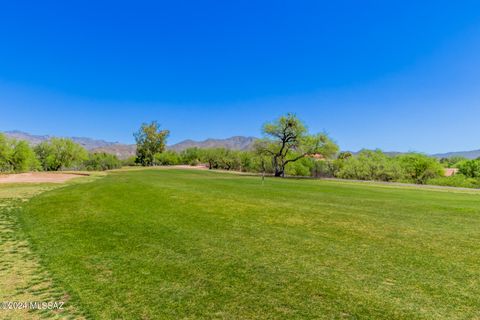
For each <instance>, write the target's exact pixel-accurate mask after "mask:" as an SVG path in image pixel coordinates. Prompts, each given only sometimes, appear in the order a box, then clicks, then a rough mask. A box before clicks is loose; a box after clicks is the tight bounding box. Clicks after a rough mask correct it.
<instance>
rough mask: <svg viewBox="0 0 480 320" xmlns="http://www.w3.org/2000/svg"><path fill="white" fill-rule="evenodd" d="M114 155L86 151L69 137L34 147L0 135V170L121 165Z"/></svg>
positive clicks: (70, 168)
mask: <svg viewBox="0 0 480 320" xmlns="http://www.w3.org/2000/svg"><path fill="white" fill-rule="evenodd" d="M121 166H122V162H121V161H120V160H119V159H118V157H117V156H115V155H112V154H107V153H104V152H88V151H87V150H86V149H85V148H83V147H82V146H81V145H79V144H77V143H75V142H73V141H72V140H70V139H63V138H51V139H50V140H48V141H44V142H42V143H40V144H38V145H36V146H35V147H32V146H30V144H28V143H27V142H26V141H19V140H15V139H9V138H7V137H6V136H5V135H4V134H0V172H27V171H59V170H92V171H93V170H95V171H101V170H109V169H115V168H120V167H121Z"/></svg>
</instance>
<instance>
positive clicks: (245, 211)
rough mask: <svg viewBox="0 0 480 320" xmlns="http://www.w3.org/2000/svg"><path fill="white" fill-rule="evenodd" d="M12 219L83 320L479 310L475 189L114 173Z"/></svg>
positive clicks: (439, 314) (462, 314)
mask: <svg viewBox="0 0 480 320" xmlns="http://www.w3.org/2000/svg"><path fill="white" fill-rule="evenodd" d="M21 223H22V226H23V228H25V230H26V231H27V233H28V235H29V237H30V240H31V242H32V244H33V247H34V250H35V252H36V253H37V254H39V255H40V257H41V259H42V263H43V264H44V265H45V266H46V267H47V268H48V270H49V271H50V273H51V274H52V275H54V277H55V280H56V281H58V283H60V284H61V285H63V286H64V288H65V289H66V290H67V292H69V294H70V295H71V298H72V301H74V302H75V304H76V305H78V307H79V308H80V309H82V311H83V312H84V313H85V314H86V315H87V316H90V317H91V318H94V319H163V318H171V319H183V318H185V319H196V318H197V319H198V318H203V319H205V318H219V319H221V318H224V319H280V318H284V319H295V318H296V319H311V318H320V319H322V318H324V319H343V318H346V319H357V318H362V319H372V318H378V319H416V318H419V319H480V194H478V193H477V194H475V193H474V192H472V193H470V194H469V193H461V192H458V193H452V192H446V191H428V190H421V189H413V188H410V189H408V188H400V187H385V186H375V185H362V184H354V183H343V182H333V181H315V180H290V179H267V180H266V181H265V184H264V185H262V182H261V179H260V178H258V177H248V176H240V175H233V174H223V173H215V172H206V171H195V170H174V169H158V170H136V171H120V172H114V173H111V174H109V175H108V176H107V177H105V178H102V179H98V180H95V181H93V182H91V183H86V184H78V185H72V186H67V187H64V188H60V189H56V190H53V191H49V192H47V193H44V194H42V195H40V196H38V197H36V198H34V199H33V200H31V202H29V203H28V204H27V205H26V207H25V209H24V210H23V211H22V213H21Z"/></svg>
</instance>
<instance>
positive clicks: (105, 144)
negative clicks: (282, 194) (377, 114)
mask: <svg viewBox="0 0 480 320" xmlns="http://www.w3.org/2000/svg"><path fill="white" fill-rule="evenodd" d="M3 133H4V134H5V135H6V136H7V137H9V138H14V139H17V140H25V141H27V142H29V143H30V144H31V145H33V146H35V145H37V144H39V143H41V142H43V141H46V140H48V139H50V138H52V136H49V135H33V134H29V133H26V132H22V131H5V132H3ZM69 138H70V139H72V140H73V141H74V142H76V143H78V144H80V145H82V146H83V147H84V148H85V149H87V150H89V151H94V152H106V153H111V154H115V155H117V156H118V157H119V158H121V159H125V158H128V157H130V156H133V155H135V150H136V147H135V145H134V144H123V143H118V142H109V141H105V140H99V139H92V138H85V137H69ZM256 139H257V138H255V137H244V136H234V137H231V138H227V139H206V140H203V141H195V140H184V141H182V142H179V143H176V144H173V145H170V146H168V147H167V149H169V150H174V151H177V152H180V151H183V150H185V149H187V148H193V147H197V148H200V149H205V148H227V149H231V150H249V149H251V148H252V145H253V142H254V141H255V140H256ZM353 153H354V154H356V152H353ZM385 153H386V154H389V155H392V156H394V155H399V154H402V153H401V152H385ZM431 156H432V157H435V158H439V159H440V158H450V157H457V156H459V157H465V158H468V159H476V158H478V157H480V150H472V151H458V152H447V153H437V154H433V155H431Z"/></svg>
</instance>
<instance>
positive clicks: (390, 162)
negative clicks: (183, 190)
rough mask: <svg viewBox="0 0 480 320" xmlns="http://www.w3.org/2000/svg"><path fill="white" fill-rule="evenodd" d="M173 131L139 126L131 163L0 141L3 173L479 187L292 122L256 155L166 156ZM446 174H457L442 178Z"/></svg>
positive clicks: (217, 151)
mask: <svg viewBox="0 0 480 320" xmlns="http://www.w3.org/2000/svg"><path fill="white" fill-rule="evenodd" d="M169 133H170V132H169V131H168V130H164V129H162V128H161V127H160V125H159V124H158V122H156V121H153V122H151V123H145V124H142V126H141V127H140V128H139V130H138V131H137V132H135V133H134V137H135V141H136V145H137V148H136V155H135V156H134V157H131V158H129V159H126V160H120V159H118V157H117V156H115V155H112V154H108V153H104V152H88V151H87V150H85V148H83V147H82V146H81V145H79V144H76V143H75V142H73V141H72V140H70V139H63V138H52V139H50V140H48V141H44V142H42V143H40V144H38V145H36V146H34V147H32V146H30V145H29V144H28V143H27V142H25V141H18V140H14V139H9V138H7V137H6V136H5V135H3V134H0V172H25V171H38V170H44V171H58V170H96V171H100V170H109V169H115V168H120V167H121V166H126V165H128V166H134V165H136V166H168V165H180V164H183V165H192V166H194V165H199V164H203V165H206V166H207V167H208V168H209V169H221V170H234V171H242V172H252V173H263V174H271V175H273V176H276V177H284V176H303V177H315V178H320V177H322V178H341V179H355V180H376V181H386V182H408V183H417V184H435V185H445V186H458V187H474V188H478V187H480V159H476V160H468V159H465V158H459V157H452V158H445V159H440V160H438V159H435V158H432V157H429V156H427V155H424V154H420V153H408V154H401V155H397V156H390V155H387V154H385V153H383V152H382V151H381V150H362V151H360V152H359V153H357V154H352V153H350V152H339V148H338V145H337V144H336V143H335V142H334V141H333V140H332V139H331V138H330V137H329V136H328V135H327V134H326V133H318V134H311V133H309V131H308V129H307V127H306V126H305V124H304V123H303V122H302V121H301V120H299V119H298V118H297V117H296V116H295V115H293V114H287V115H284V116H281V117H279V118H278V119H276V120H274V121H272V122H268V123H266V124H265V125H264V126H263V128H262V133H263V137H262V138H261V139H258V140H257V141H255V143H254V145H253V148H252V150H247V151H236V150H230V149H225V148H211V149H199V148H188V149H186V150H183V151H181V152H175V151H173V150H167V148H166V145H167V138H168V136H169ZM445 168H457V169H458V173H457V174H455V175H454V176H451V177H445V176H444V169H445Z"/></svg>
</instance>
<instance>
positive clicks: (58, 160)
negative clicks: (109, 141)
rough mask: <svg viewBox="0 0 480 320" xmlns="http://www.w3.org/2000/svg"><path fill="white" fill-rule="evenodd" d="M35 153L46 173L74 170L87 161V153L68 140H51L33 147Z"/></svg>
mask: <svg viewBox="0 0 480 320" xmlns="http://www.w3.org/2000/svg"><path fill="white" fill-rule="evenodd" d="M35 153H36V154H37V157H38V159H39V160H40V163H41V166H42V168H43V169H44V170H46V171H58V170H62V169H67V168H70V169H74V168H76V167H78V166H80V165H81V163H82V162H83V161H84V160H86V159H87V151H86V150H85V148H83V147H82V146H81V145H79V144H77V143H75V142H73V141H72V140H70V139H64V138H52V139H50V140H48V141H44V142H42V143H40V144H39V145H37V146H36V147H35Z"/></svg>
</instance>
